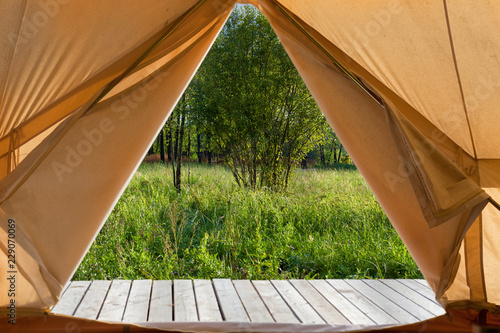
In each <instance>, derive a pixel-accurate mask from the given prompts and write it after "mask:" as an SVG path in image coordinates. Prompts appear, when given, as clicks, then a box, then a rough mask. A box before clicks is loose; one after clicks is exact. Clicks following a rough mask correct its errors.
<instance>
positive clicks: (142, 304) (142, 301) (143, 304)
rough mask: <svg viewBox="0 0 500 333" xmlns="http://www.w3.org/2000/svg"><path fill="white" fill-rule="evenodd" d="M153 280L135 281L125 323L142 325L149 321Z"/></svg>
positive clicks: (128, 301) (124, 315) (129, 296)
mask: <svg viewBox="0 0 500 333" xmlns="http://www.w3.org/2000/svg"><path fill="white" fill-rule="evenodd" d="M151 284H152V281H151V280H134V281H132V288H130V293H129V295H128V300H127V305H126V306H125V313H124V314H123V322H126V323H142V322H146V321H148V310H149V299H150V296H151Z"/></svg>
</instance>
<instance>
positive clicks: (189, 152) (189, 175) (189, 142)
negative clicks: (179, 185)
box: [187, 126, 191, 185]
mask: <svg viewBox="0 0 500 333" xmlns="http://www.w3.org/2000/svg"><path fill="white" fill-rule="evenodd" d="M187 157H188V184H189V185H191V126H190V127H189V130H188V151H187Z"/></svg>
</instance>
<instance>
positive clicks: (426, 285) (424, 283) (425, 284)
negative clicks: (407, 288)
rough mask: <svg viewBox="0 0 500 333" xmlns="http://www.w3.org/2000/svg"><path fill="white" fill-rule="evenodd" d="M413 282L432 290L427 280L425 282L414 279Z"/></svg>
mask: <svg viewBox="0 0 500 333" xmlns="http://www.w3.org/2000/svg"><path fill="white" fill-rule="evenodd" d="M413 281H415V282H418V283H420V284H421V285H423V286H424V287H427V288H429V289H430V290H432V288H431V286H430V285H429V282H427V280H425V279H413Z"/></svg>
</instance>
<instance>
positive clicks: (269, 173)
mask: <svg viewBox="0 0 500 333" xmlns="http://www.w3.org/2000/svg"><path fill="white" fill-rule="evenodd" d="M192 87H193V96H194V97H193V99H194V101H193V109H195V110H196V112H193V114H195V115H194V117H196V118H197V120H198V124H199V126H200V127H203V128H204V130H205V132H206V134H207V137H209V138H210V139H211V140H212V142H213V144H214V145H215V147H217V149H218V150H219V151H221V152H223V153H224V154H225V156H226V158H227V162H228V165H229V166H230V168H231V171H232V174H233V176H234V178H235V180H236V181H237V183H238V184H239V185H242V186H244V187H251V188H256V187H268V188H273V189H283V188H286V186H287V183H288V177H289V176H290V171H291V168H292V166H293V165H295V164H297V162H298V161H300V160H301V159H302V158H303V157H304V156H305V155H306V154H307V152H308V151H309V150H311V149H312V147H313V146H314V144H315V143H316V142H317V141H319V140H320V139H321V137H322V136H323V133H322V130H323V127H324V126H325V124H326V121H325V119H324V117H323V115H322V114H321V112H320V111H319V109H318V107H317V105H316V103H315V102H314V99H313V98H312V96H311V94H310V93H309V91H308V90H307V88H306V86H305V84H304V82H303V81H302V79H301V77H300V75H299V74H298V72H297V70H296V69H295V67H294V65H293V64H292V62H291V60H290V59H289V58H288V56H287V54H286V52H285V50H284V48H283V47H282V45H281V43H280V41H279V39H278V37H277V36H276V35H275V33H274V31H273V30H272V28H271V25H270V24H269V22H268V21H267V19H266V18H265V17H264V16H263V15H262V14H260V12H259V11H258V10H257V9H255V8H254V7H252V6H244V7H241V8H236V9H235V10H234V11H233V13H232V14H231V16H230V17H229V19H228V21H227V23H226V25H225V26H224V28H223V29H222V32H221V34H220V36H219V37H218V38H217V40H216V41H215V43H214V45H213V47H212V49H211V51H210V53H209V54H208V55H207V58H206V59H205V61H204V62H203V64H202V66H201V67H200V70H199V71H198V73H197V75H196V77H195V79H194V81H193V83H192Z"/></svg>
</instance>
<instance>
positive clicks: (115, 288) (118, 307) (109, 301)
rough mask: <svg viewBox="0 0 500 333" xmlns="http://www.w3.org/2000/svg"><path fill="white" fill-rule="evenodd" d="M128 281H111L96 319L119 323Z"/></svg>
mask: <svg viewBox="0 0 500 333" xmlns="http://www.w3.org/2000/svg"><path fill="white" fill-rule="evenodd" d="M130 286H131V281H130V280H113V282H111V287H110V288H109V290H108V296H106V299H105V300H104V304H103V305H102V309H101V312H100V313H99V316H98V319H99V320H102V321H121V320H122V318H123V312H124V311H125V305H126V304H127V298H128V293H129V291H130Z"/></svg>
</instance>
